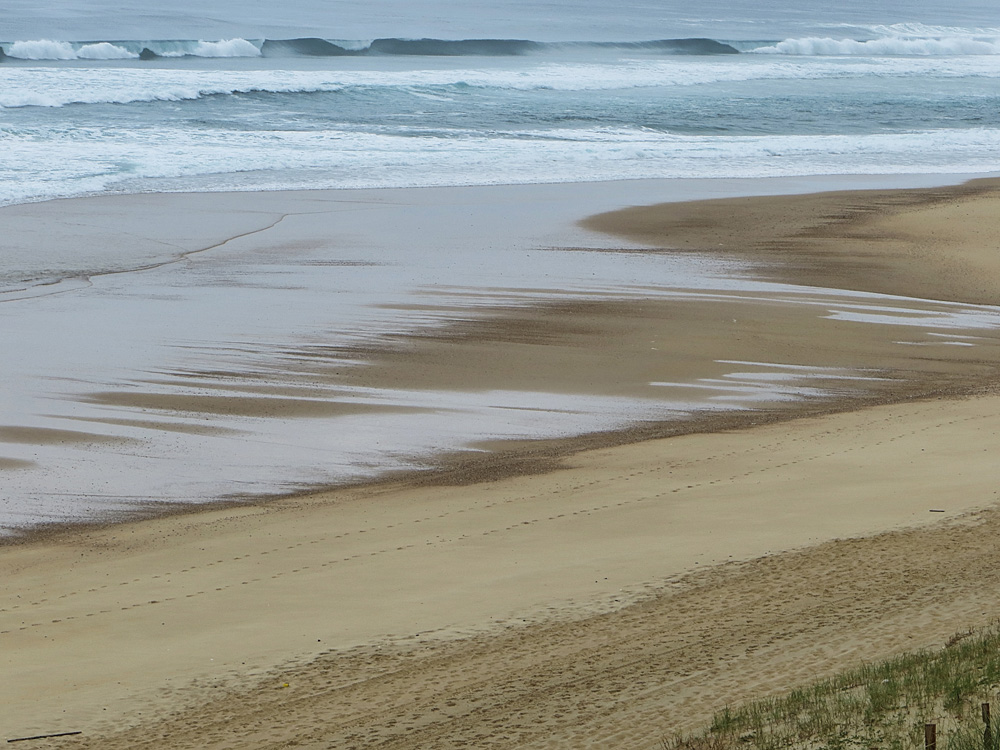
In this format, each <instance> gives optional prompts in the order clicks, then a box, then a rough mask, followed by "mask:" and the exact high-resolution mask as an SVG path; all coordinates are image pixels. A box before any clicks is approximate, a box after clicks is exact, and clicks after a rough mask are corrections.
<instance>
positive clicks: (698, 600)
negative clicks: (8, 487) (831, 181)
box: [0, 180, 1000, 748]
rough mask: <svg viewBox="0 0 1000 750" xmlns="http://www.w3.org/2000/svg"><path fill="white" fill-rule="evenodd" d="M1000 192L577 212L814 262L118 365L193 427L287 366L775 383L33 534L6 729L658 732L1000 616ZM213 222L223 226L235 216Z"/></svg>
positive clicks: (140, 404) (399, 383)
mask: <svg viewBox="0 0 1000 750" xmlns="http://www.w3.org/2000/svg"><path fill="white" fill-rule="evenodd" d="M144 200H150V201H152V203H153V205H155V200H156V199H155V198H144ZM199 200H202V201H203V205H204V206H205V210H206V211H208V210H212V207H213V206H214V207H215V208H216V209H221V208H224V207H225V206H227V205H231V204H227V201H232V200H233V199H232V198H227V197H225V196H219V197H214V198H213V197H212V196H208V197H203V198H200V199H199ZM255 200H259V201H261V204H260V205H265V204H264V203H263V201H265V200H266V199H265V198H257V199H255ZM998 209H1000V183H997V182H996V181H989V180H981V181H974V182H971V183H967V184H965V185H961V186H957V187H944V188H927V189H918V190H908V191H851V192H833V193H823V194H814V195H805V196H787V195H786V196H780V197H751V198H740V199H729V198H727V199H722V200H713V201H701V202H695V203H675V204H664V205H660V206H647V207H637V208H629V209H625V210H620V211H615V212H612V213H605V214H600V215H596V216H592V217H590V218H588V219H586V220H584V221H583V222H582V226H581V232H591V233H592V232H600V233H602V236H604V237H605V238H606V240H605V244H604V245H602V246H601V247H599V248H595V247H593V246H583V245H582V244H580V243H581V238H586V237H588V236H589V235H587V234H579V235H577V234H571V235H569V236H567V237H564V238H562V244H560V248H561V251H564V252H577V253H579V254H580V257H581V258H586V257H587V256H588V254H591V253H594V252H596V251H600V252H602V253H612V252H616V253H618V257H620V258H621V261H622V262H623V263H625V262H628V260H629V258H631V257H632V256H633V255H634V254H638V253H641V254H644V257H664V258H670V257H687V256H691V257H695V256H697V257H699V258H704V257H717V258H719V259H720V262H725V263H733V264H738V265H739V266H740V267H741V268H744V269H749V270H748V273H749V274H750V275H751V276H752V277H753V278H755V279H756V280H758V281H759V282H760V283H761V284H769V283H773V284H775V285H778V284H780V285H794V286H788V287H787V288H786V287H782V288H781V289H778V287H777V286H775V287H774V288H772V287H766V286H762V287H760V288H759V289H758V290H757V291H750V292H748V291H747V290H746V289H735V288H734V289H732V290H729V291H727V290H718V289H716V290H712V291H711V292H710V293H706V292H705V291H704V290H687V291H688V292H689V293H687V292H686V293H685V295H684V296H683V298H681V297H680V296H678V294H677V293H672V294H670V295H666V294H662V293H660V292H659V291H658V290H656V289H654V288H653V286H654V285H653V284H650V290H649V294H648V296H642V295H639V294H636V293H634V290H633V292H632V293H630V296H629V297H628V298H622V297H621V296H620V295H611V294H608V295H606V296H605V297H601V296H600V295H588V296H586V298H585V299H567V298H559V299H550V300H549V301H547V302H545V303H535V302H533V303H532V304H519V305H500V304H496V301H495V299H491V300H486V301H483V300H469V301H468V302H469V308H470V309H472V308H473V307H474V308H475V314H474V315H473V314H471V313H469V314H463V313H462V311H461V304H460V300H458V299H456V300H453V301H452V303H451V304H453V305H454V310H452V313H451V317H452V318H453V319H452V320H451V321H450V322H449V323H448V324H446V325H439V326H435V327H434V328H433V329H426V330H422V331H419V332H417V333H411V334H409V335H405V336H399V337H396V338H395V339H391V340H386V341H383V342H381V343H380V344H379V345H377V346H376V345H372V344H371V342H365V343H362V344H358V345H357V346H355V347H353V348H352V347H350V346H338V347H336V348H335V351H334V350H331V351H330V352H328V353H329V355H330V357H334V355H335V357H336V358H339V360H342V359H343V358H344V357H350V358H352V359H353V360H355V361H358V362H361V364H360V365H358V366H354V367H351V368H347V369H344V368H331V367H329V366H328V365H329V362H328V361H327V360H326V359H324V356H325V354H326V353H325V352H317V350H316V349H315V348H313V349H306V348H299V349H296V348H295V347H293V346H289V347H287V349H286V350H284V351H283V352H282V353H283V356H285V357H286V358H287V361H294V362H295V363H296V368H295V375H294V377H292V376H290V375H289V376H287V377H285V379H283V380H281V381H280V382H276V381H275V380H274V377H273V374H269V375H270V377H269V378H265V377H264V376H263V375H262V374H261V373H259V372H258V373H253V372H239V371H235V370H233V371H230V370H227V369H226V368H225V367H223V366H220V367H219V368H218V369H217V370H216V371H213V372H203V371H202V372H186V373H184V378H185V379H186V380H187V381H189V382H195V383H196V384H197V385H198V387H199V389H200V390H198V392H197V393H196V394H191V393H185V394H181V395H178V394H177V393H174V392H172V391H165V390H164V389H162V388H160V389H156V388H152V387H136V388H129V389H114V388H107V389H105V390H102V391H100V392H96V391H92V390H91V391H87V393H86V394H85V396H84V397H81V400H86V402H87V403H88V404H97V405H99V406H101V407H102V408H108V409H116V410H119V411H122V410H124V411H127V412H128V413H130V414H134V415H136V416H135V417H134V418H133V421H137V420H138V419H139V416H138V415H140V414H142V415H144V416H143V417H142V418H143V419H149V420H153V419H156V420H161V421H162V420H163V419H164V418H165V417H164V415H165V414H170V413H177V414H182V415H184V421H183V424H182V425H180V426H178V425H175V429H196V427H194V426H192V425H196V424H197V417H199V416H212V415H217V414H219V413H220V412H222V413H227V410H228V411H229V412H238V413H240V414H244V413H253V410H254V409H260V408H262V400H261V397H266V399H267V401H266V403H263V407H267V408H286V409H298V410H300V411H301V410H303V409H305V410H308V409H313V408H315V409H319V410H321V411H323V413H324V414H325V415H326V416H330V414H329V412H330V410H331V409H332V408H333V407H331V406H330V402H329V401H323V400H322V399H320V398H319V397H317V396H315V395H313V396H312V397H311V398H309V399H303V398H302V394H303V389H304V388H305V387H306V385H308V387H309V388H311V389H313V391H312V392H313V393H314V394H315V393H320V392H323V389H330V388H337V389H359V388H362V387H363V388H367V389H374V390H379V389H397V390H399V391H400V392H408V393H409V392H417V393H419V392H426V391H431V390H433V391H434V392H435V393H438V392H444V393H454V394H455V397H456V399H457V398H459V396H460V394H463V393H468V392H486V393H492V392H506V391H509V392H521V391H523V392H532V393H547V394H556V395H560V394H562V395H565V396H567V397H570V396H573V395H575V394H584V393H585V394H587V395H588V396H592V397H599V398H602V399H608V400H609V403H614V399H635V400H642V401H643V402H649V403H658V402H664V403H667V402H669V403H673V402H674V401H677V400H678V399H680V398H681V396H685V397H690V398H691V399H695V398H702V397H703V396H701V395H699V394H701V393H702V391H704V390H705V389H707V388H709V387H710V388H712V389H713V390H712V394H713V398H716V401H713V402H712V403H716V404H718V403H723V404H729V405H731V406H736V407H745V403H744V402H742V401H739V400H738V399H737V400H735V401H726V400H725V399H726V398H729V397H731V396H734V395H735V396H738V397H739V398H741V399H744V398H746V397H747V396H746V394H747V393H748V391H749V390H753V389H755V388H756V389H760V388H761V387H766V389H769V390H768V391H767V392H768V393H769V394H770V396H769V398H768V399H766V400H762V401H756V402H754V408H753V410H747V409H746V408H729V409H724V410H723V409H715V410H710V411H702V412H698V413H693V414H689V415H686V416H684V417H682V418H678V419H652V418H651V419H647V420H640V421H637V422H635V423H633V424H631V425H630V426H629V427H628V428H626V429H619V430H614V431H600V430H599V431H595V432H591V433H589V434H585V435H583V436H578V437H574V438H567V439H549V440H521V441H509V440H508V441H501V440H484V441H482V442H481V443H480V444H478V445H477V446H475V447H476V448H477V450H476V451H462V452H458V451H446V452H445V454H444V455H443V456H440V457H439V458H438V459H437V460H438V464H439V465H438V468H436V469H434V470H431V471H426V472H413V473H405V474H400V475H395V476H392V477H389V478H387V479H382V480H378V481H372V482H367V483H364V482H361V483H355V484H353V485H351V486H346V487H339V488H332V489H321V490H317V491H314V492H308V493H300V494H295V495H292V496H289V497H284V498H279V499H273V500H269V501H266V502H255V503H251V504H245V505H229V506H222V505H219V504H215V505H212V506H211V507H208V508H206V509H202V510H195V511H192V510H190V509H187V510H183V511H181V510H178V511H177V512H174V513H170V514H168V515H165V516H160V517H156V518H144V519H140V520H135V521H123V522H121V523H115V524H105V525H90V526H80V527H76V528H73V527H71V528H65V529H63V528H56V529H50V530H48V531H46V532H44V533H37V534H34V535H29V536H27V537H25V538H21V539H11V540H8V543H6V544H4V545H2V546H0V569H2V570H3V571H4V575H3V576H2V580H0V676H2V678H3V679H2V680H0V730H2V733H0V736H3V737H4V739H8V740H9V739H16V738H20V737H29V736H35V735H45V734H56V733H63V732H79V733H80V734H74V735H72V736H68V737H65V738H57V739H49V740H38V741H33V742H32V743H30V744H31V746H32V747H53V748H61V747H94V748H97V747H101V748H126V747H128V748H134V747H157V748H226V747H232V748H247V747H254V748H264V747H291V746H296V747H309V748H320V747H323V748H372V747H385V748H390V747H391V748H408V747H413V748H416V747H421V748H426V747H434V748H459V747H466V748H469V747H474V748H553V747H559V748H583V747H594V748H608V747H629V748H633V747H635V748H645V747H650V748H651V747H655V746H656V745H657V743H658V742H659V740H660V738H661V737H664V736H667V735H670V734H671V733H673V732H675V731H679V730H689V729H694V728H696V727H698V726H699V725H701V724H702V723H704V722H706V721H707V720H709V719H710V717H711V714H712V712H713V711H714V710H717V709H719V708H722V707H723V706H725V705H726V704H727V703H732V702H736V701H740V700H745V699H748V698H752V697H759V696H762V695H768V694H773V693H776V692H780V691H784V690H788V689H790V688H792V687H794V686H796V685H798V684H801V683H803V682H805V681H808V680H811V679H814V678H815V677H817V676H822V675H825V674H830V673H832V672H833V671H835V670H838V669H841V668H844V667H848V666H853V665H856V664H857V663H859V662H860V661H863V660H865V661H867V660H873V659H878V658H881V657H884V656H888V655H891V654H895V653H899V652H901V651H904V650H909V649H914V648H919V647H934V646H939V645H942V644H943V643H944V642H945V641H946V640H947V639H948V638H949V637H950V636H951V635H953V634H954V633H956V632H958V631H960V630H964V629H966V628H969V627H975V626H978V625H983V624H986V623H988V622H990V621H992V620H994V619H996V617H997V613H998V610H997V609H996V601H997V593H998V588H1000V573H997V572H996V571H998V570H1000V566H998V565H997V562H998V560H997V557H998V554H1000V553H998V552H997V549H996V545H995V539H996V533H997V530H998V527H1000V515H998V512H997V509H996V501H997V493H998V489H997V488H998V487H1000V466H998V464H997V462H996V458H995V457H996V455H997V450H998V449H1000V435H998V433H997V430H996V424H997V423H998V420H1000V392H998V391H997V390H996V372H997V367H998V364H1000V346H998V344H1000V329H998V328H996V327H995V325H994V323H992V322H991V321H992V320H993V318H992V316H994V315H995V314H996V311H995V310H994V309H993V308H992V307H991V306H993V305H996V304H998V303H1000V287H998V286H997V284H996V283H995V281H994V279H995V278H996V271H997V270H998V268H997V266H998V264H1000V260H998V257H1000V254H998V248H1000V228H998V226H997V225H996V223H995V221H994V217H995V216H996V215H997V211H998ZM31 210H33V211H39V212H41V214H44V212H45V211H46V210H47V209H45V208H44V207H42V208H36V209H31ZM416 210H417V211H418V212H419V208H418V209H416ZM247 214H248V215H254V214H253V212H252V211H251V210H249V209H247ZM581 218H582V217H581ZM258 219H259V221H258V223H259V224H260V226H261V227H268V226H271V227H273V226H275V223H274V219H273V217H268V216H263V215H261V216H259V217H258ZM234 221H235V219H234ZM497 221H499V219H498V220H497ZM217 229H218V232H219V235H218V236H214V237H212V238H211V240H212V242H214V243H216V246H218V245H220V244H221V245H225V243H226V242H227V241H228V240H227V236H228V235H227V232H232V231H235V229H234V228H233V227H217ZM169 231H170V230H169V227H166V228H164V232H169ZM261 242H262V243H264V240H263V239H262V240H261ZM557 242H558V240H557V239H556V238H552V243H553V244H556V243H557ZM177 244H178V245H185V246H191V247H195V246H196V245H197V243H196V242H194V241H193V240H189V239H185V238H179V239H178V243H177ZM264 244H265V245H266V243H264ZM265 249H266V248H265ZM581 262H583V261H581ZM859 293H861V295H860V296H859ZM865 295H868V296H865ZM883 295H890V296H888V297H886V296H883ZM457 296H458V295H456V297H457ZM540 296H541V295H540ZM581 296H582V295H581ZM435 304H437V303H435ZM431 306H433V305H431ZM339 360H338V361H339ZM734 373H735V374H734ZM776 373H779V374H780V375H781V376H782V377H780V378H779V377H776ZM793 376H794V377H793ZM164 377H166V376H164ZM236 378H239V387H238V388H237V387H236V386H233V385H232V383H234V382H236ZM795 378H798V379H797V380H796V379H795ZM782 383H788V384H789V387H790V388H791V389H792V390H795V389H797V390H799V391H802V390H803V389H807V390H808V388H809V387H810V385H817V386H818V385H819V384H822V385H823V389H822V393H820V392H819V389H817V392H816V394H815V396H813V397H807V398H805V399H790V398H782V397H781V391H780V386H781V385H782ZM146 385H147V386H148V384H146ZM776 389H777V390H776ZM755 392H756V391H755ZM776 393H777V396H776V395H775V394H776ZM248 394H250V395H248ZM720 394H721V396H722V398H723V400H722V401H719V400H718V398H717V397H719V396H720ZM727 394H728V395H727ZM251 396H257V397H258V398H256V399H254V398H252V397H251ZM397 406H398V405H397ZM425 408H426V407H425ZM524 408H530V405H525V407H524ZM427 411H428V412H429V411H431V410H430V409H429V408H428V409H427ZM110 419H111V418H109V422H110ZM114 419H119V420H120V419H121V417H120V416H116V417H114ZM303 421H305V420H303ZM81 424H83V423H82V422H81ZM94 424H95V423H94V422H93V421H91V422H90V423H89V425H90V426H89V427H87V428H86V429H94V430H95V431H96V430H97V428H95V427H93V425H94ZM206 424H207V423H206ZM4 429H6V430H7V433H4V432H3V430H4ZM16 429H17V428H15V427H6V428H5V427H3V426H0V472H2V473H0V477H6V476H13V475H14V474H15V472H18V471H23V470H25V467H24V466H23V465H22V464H23V462H24V461H25V460H26V459H25V458H24V457H22V456H20V455H15V454H13V453H6V452H5V450H2V449H3V448H4V446H8V445H15V444H17V445H24V444H30V442H31V440H34V439H37V436H34V437H33V436H31V435H28V434H26V433H23V432H22V433H18V432H16ZM81 429H84V427H81ZM49 437H52V438H53V439H56V438H58V437H59V436H54V437H53V436H51V435H50V436H49ZM62 437H63V439H70V438H72V436H67V435H63V436H62ZM19 440H20V441H21V442H20V443H19V442H18V441H19Z"/></svg>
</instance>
